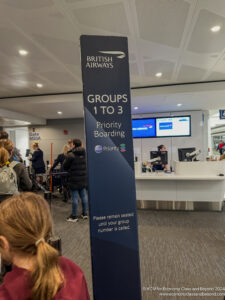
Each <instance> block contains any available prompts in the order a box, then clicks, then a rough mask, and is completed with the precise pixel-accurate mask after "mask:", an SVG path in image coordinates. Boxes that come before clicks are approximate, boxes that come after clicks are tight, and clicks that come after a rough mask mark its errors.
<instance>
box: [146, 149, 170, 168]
mask: <svg viewBox="0 0 225 300" xmlns="http://www.w3.org/2000/svg"><path fill="white" fill-rule="evenodd" d="M157 157H160V158H161V160H160V161H155V162H152V164H153V165H167V164H168V154H167V151H150V159H154V158H157Z"/></svg>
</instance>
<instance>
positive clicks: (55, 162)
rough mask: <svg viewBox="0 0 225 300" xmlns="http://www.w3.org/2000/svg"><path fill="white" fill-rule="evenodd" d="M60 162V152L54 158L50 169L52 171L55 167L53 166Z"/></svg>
mask: <svg viewBox="0 0 225 300" xmlns="http://www.w3.org/2000/svg"><path fill="white" fill-rule="evenodd" d="M59 163H60V154H59V155H58V157H57V158H56V159H55V161H54V164H53V166H52V167H51V171H53V170H54V169H55V167H57V166H58V164H59Z"/></svg>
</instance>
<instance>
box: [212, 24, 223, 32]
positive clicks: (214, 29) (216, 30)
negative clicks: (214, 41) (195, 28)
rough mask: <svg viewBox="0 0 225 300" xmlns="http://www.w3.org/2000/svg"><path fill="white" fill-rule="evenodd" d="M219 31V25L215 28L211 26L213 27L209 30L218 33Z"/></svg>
mask: <svg viewBox="0 0 225 300" xmlns="http://www.w3.org/2000/svg"><path fill="white" fill-rule="evenodd" d="M220 29H221V26H220V25H216V26H213V27H211V28H210V30H211V31H212V32H218V31H220Z"/></svg>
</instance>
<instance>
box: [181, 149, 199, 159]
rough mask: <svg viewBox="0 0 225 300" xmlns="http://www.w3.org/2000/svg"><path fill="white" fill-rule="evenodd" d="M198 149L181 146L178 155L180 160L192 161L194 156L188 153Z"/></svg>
mask: <svg viewBox="0 0 225 300" xmlns="http://www.w3.org/2000/svg"><path fill="white" fill-rule="evenodd" d="M195 150H196V148H194V147H193V148H180V149H178V157H179V161H192V157H188V156H187V154H188V153H189V154H190V153H192V152H194V151H195Z"/></svg>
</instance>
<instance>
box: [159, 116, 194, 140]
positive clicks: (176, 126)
mask: <svg viewBox="0 0 225 300" xmlns="http://www.w3.org/2000/svg"><path fill="white" fill-rule="evenodd" d="M190 135H191V117H190V116H179V117H167V118H156V136H157V137H171V136H190Z"/></svg>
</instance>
